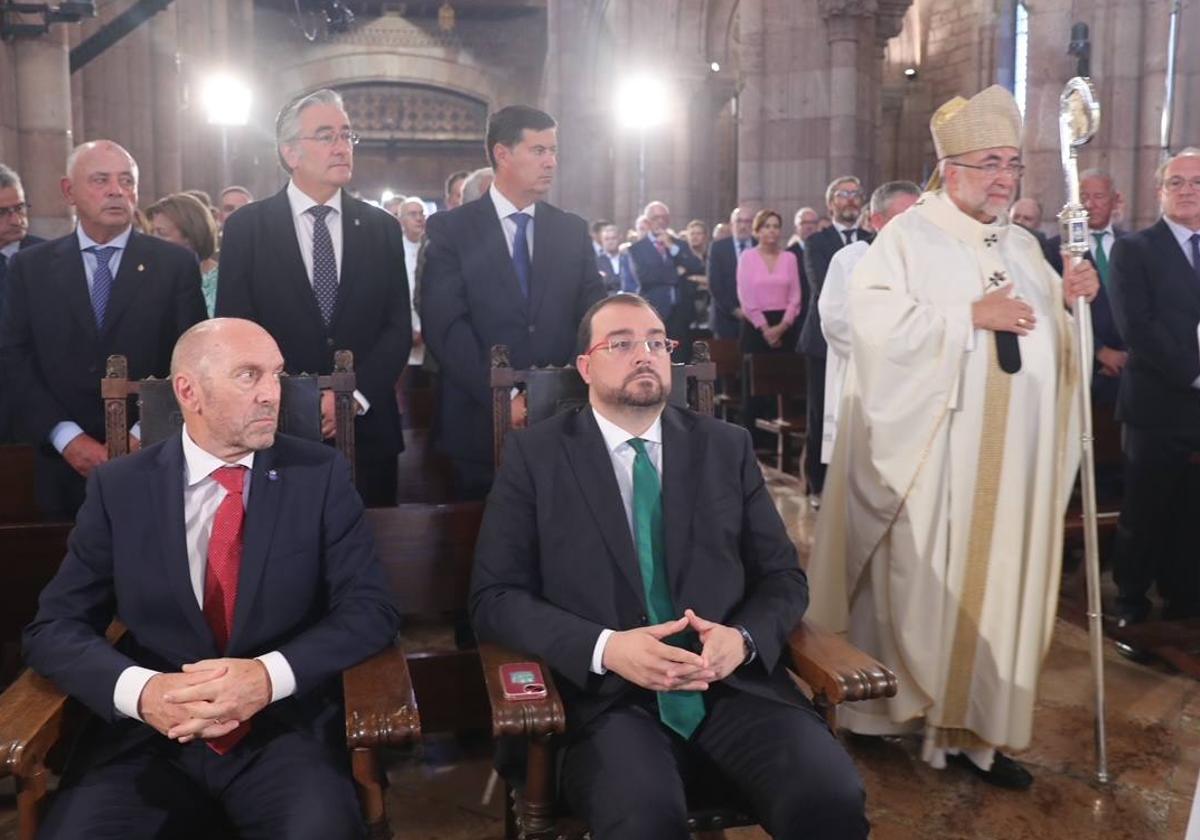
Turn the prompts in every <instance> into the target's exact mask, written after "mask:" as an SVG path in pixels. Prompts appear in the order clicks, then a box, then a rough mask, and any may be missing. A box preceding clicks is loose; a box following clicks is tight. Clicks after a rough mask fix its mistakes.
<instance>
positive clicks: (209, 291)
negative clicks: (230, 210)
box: [146, 193, 217, 318]
mask: <svg viewBox="0 0 1200 840" xmlns="http://www.w3.org/2000/svg"><path fill="white" fill-rule="evenodd" d="M146 217H147V218H148V219H149V222H150V230H149V232H150V233H151V234H153V235H154V236H157V237H158V238H159V239H165V240H167V241H168V242H174V243H175V244H176V245H182V246H183V247H184V248H187V249H189V250H191V251H192V252H193V253H194V254H195V255H196V258H197V259H198V260H200V289H201V291H202V292H203V293H204V305H205V306H206V307H207V308H208V317H210V318H211V317H212V315H213V307H214V306H216V302H217V258H216V253H217V223H216V221H215V220H214V219H213V217H212V213H211V212H209V209H208V208H207V207H205V206H204V204H203V202H201V201H200V200H199V199H198V198H196V197H195V196H192V195H190V194H188V193H174V194H172V195H169V196H167V197H166V198H160V199H159V200H158V201H156V202H154V203H153V204H151V205H150V206H149V207H147V208H146Z"/></svg>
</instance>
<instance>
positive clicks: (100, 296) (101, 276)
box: [85, 245, 121, 329]
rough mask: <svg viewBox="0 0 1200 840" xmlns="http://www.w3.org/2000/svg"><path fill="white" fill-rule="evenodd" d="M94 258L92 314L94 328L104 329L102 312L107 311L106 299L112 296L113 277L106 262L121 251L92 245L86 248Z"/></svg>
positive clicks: (110, 247)
mask: <svg viewBox="0 0 1200 840" xmlns="http://www.w3.org/2000/svg"><path fill="white" fill-rule="evenodd" d="M85 250H86V251H88V252H89V253H90V254H92V256H94V257H95V258H96V270H95V271H94V272H93V273H92V312H94V313H95V315H96V328H97V329H104V310H106V309H108V298H109V297H110V296H111V295H112V286H113V276H112V270H111V269H110V268H109V267H108V261H109V260H111V259H112V257H113V254H115V253H117V251H119V250H121V249H120V248H114V247H113V246H111V245H109V246H105V247H103V248H102V247H100V246H98V245H93V246H92V247H90V248H86V249H85Z"/></svg>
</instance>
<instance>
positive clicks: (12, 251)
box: [0, 237, 23, 260]
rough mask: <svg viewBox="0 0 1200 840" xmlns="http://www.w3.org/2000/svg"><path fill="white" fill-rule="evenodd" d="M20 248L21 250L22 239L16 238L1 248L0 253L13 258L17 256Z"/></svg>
mask: <svg viewBox="0 0 1200 840" xmlns="http://www.w3.org/2000/svg"><path fill="white" fill-rule="evenodd" d="M22 238H23V237H22ZM20 250H21V240H20V239H15V240H13V241H12V242H9V243H8V244H7V245H5V246H4V247H3V248H0V254H3V255H4V256H5V257H6V258H8V259H10V260H11V259H12V258H13V257H14V256H16V253H17V251H20Z"/></svg>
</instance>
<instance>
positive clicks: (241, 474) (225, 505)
mask: <svg viewBox="0 0 1200 840" xmlns="http://www.w3.org/2000/svg"><path fill="white" fill-rule="evenodd" d="M212 477H213V478H214V479H215V480H216V482H217V483H218V484H220V485H221V486H222V487H224V488H225V498H224V499H222V500H221V504H220V505H219V506H218V507H217V515H216V516H214V517H213V526H212V535H211V536H210V537H209V540H208V563H207V564H206V566H205V569H204V618H205V620H206V621H208V626H209V627H210V628H212V633H213V638H214V639H215V640H216V642H217V651H218V652H219V653H221V654H222V655H223V654H224V653H225V648H226V646H227V645H228V644H229V636H230V635H231V634H232V632H233V611H234V607H236V605H237V589H238V572H239V571H240V570H241V566H242V531H243V525H244V522H245V519H246V509H245V505H244V503H243V502H242V488H243V486H244V484H245V480H246V468H245V467H241V466H235V467H220V468H219V469H217V470H215V471H214V472H213V474H212ZM249 732H250V724H249V723H248V722H247V723H243V724H241V725H240V726H239V727H238V728H237V729H235V730H233V731H232V732H230V733H229V734H228V735H224V736H222V737H220V738H212V739H209V740H208V741H207V742H206V743H207V744H208V746H209V748H210V749H212V751H213V752H215V753H217V754H218V755H224V754H225V753H226V752H228V751H229V750H231V749H233V747H234V746H235V745H236V744H237V743H238V741H240V740H242V738H244V737H246V735H247V734H248V733H249Z"/></svg>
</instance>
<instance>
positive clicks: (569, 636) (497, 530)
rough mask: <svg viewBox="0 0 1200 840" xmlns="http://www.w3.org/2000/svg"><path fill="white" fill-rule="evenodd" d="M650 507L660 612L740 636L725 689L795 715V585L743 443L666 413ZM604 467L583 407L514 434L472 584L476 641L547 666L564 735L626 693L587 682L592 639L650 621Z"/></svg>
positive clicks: (798, 581) (610, 680)
mask: <svg viewBox="0 0 1200 840" xmlns="http://www.w3.org/2000/svg"><path fill="white" fill-rule="evenodd" d="M662 440H663V453H662V454H663V457H662V504H663V521H664V524H663V530H664V533H665V535H666V537H665V538H666V544H665V547H664V550H665V554H666V566H667V579H668V582H669V584H670V589H671V599H672V604H673V606H674V607H675V611H676V612H677V613H678V614H680V615H682V614H683V611H684V609H686V608H689V607H690V608H692V609H694V610H695V611H696V613H697V614H698V615H700V616H703V617H705V618H708V619H710V620H712V621H719V622H721V623H723V624H730V625H733V624H740V625H742V626H744V627H745V628H746V629H747V631H749V633H750V635H751V637H752V638H753V639H754V643H755V646H756V648H757V651H758V657H757V658H756V659H755V660H754V661H752V662H750V663H749V664H746V665H743V666H741V667H740V668H738V669H737V670H736V671H734V673H733V674H732V675H730V676H729V678H728V679H727V680H726V684H727V685H729V686H730V687H732V688H734V689H736V690H739V691H746V692H749V693H753V694H756V695H759V696H762V697H766V698H768V699H772V700H778V701H781V702H785V703H792V704H796V705H803V700H802V699H801V695H800V694H799V693H798V692H797V690H796V688H795V686H794V685H792V683H791V682H790V681H789V678H788V676H787V674H786V673H785V672H784V667H783V662H784V661H785V659H786V657H784V651H785V647H786V639H787V636H788V634H789V633H790V632H791V630H792V628H793V627H795V625H796V624H797V623H798V622H799V620H800V617H801V616H802V615H803V614H804V611H805V609H806V608H807V606H808V579H807V577H806V576H805V574H804V571H803V570H802V569H801V568H800V564H799V562H798V561H797V559H796V548H795V546H794V545H793V544H792V542H791V540H790V539H789V538H788V535H787V531H786V529H785V528H784V525H783V521H782V520H781V519H780V518H779V513H778V512H777V511H776V509H775V505H774V504H773V503H772V502H771V497H770V495H769V494H768V492H767V487H766V485H765V484H764V482H763V475H762V471H761V470H760V469H759V466H758V461H757V459H756V457H755V454H754V447H753V445H752V443H751V440H750V435H749V434H748V433H747V432H746V430H745V429H743V428H741V427H739V426H734V425H731V424H729V423H725V422H722V421H720V420H715V419H713V418H711V417H702V416H700V415H698V414H696V413H694V412H691V411H688V410H687V409H683V408H678V407H675V406H668V407H667V408H666V409H665V410H664V411H663V415H662ZM647 612H648V611H647V609H646V603H645V591H644V589H643V586H642V577H641V571H640V570H639V567H638V560H637V552H636V550H635V548H634V544H633V538H632V536H631V534H630V529H629V519H628V518H627V516H626V513H625V507H624V505H623V504H622V501H621V492H620V490H619V489H618V487H617V479H616V475H615V473H614V471H613V466H612V460H611V458H610V456H609V453H608V447H607V446H606V445H605V442H604V437H603V435H602V434H601V432H600V427H599V426H598V425H597V423H596V419H595V416H594V415H593V413H592V409H591V408H590V407H589V408H584V409H578V410H574V411H567V412H564V413H562V414H559V415H557V416H555V417H552V418H550V419H547V420H544V421H542V422H540V423H535V424H534V425H533V426H531V427H529V428H528V429H525V430H522V431H517V432H513V433H512V434H510V435H509V437H508V440H507V442H506V444H505V452H504V460H503V462H502V466H501V468H500V471H499V473H498V474H497V476H496V483H495V485H494V486H493V488H492V493H491V495H490V496H489V497H488V503H487V508H486V510H485V511H484V517H483V524H482V526H481V529H480V533H479V541H478V543H477V544H476V549H475V568H474V571H473V572H472V576H471V617H472V621H473V623H474V625H475V629H476V632H477V633H478V634H479V638H480V640H483V641H493V642H498V643H500V644H502V645H505V646H508V647H511V648H512V649H513V650H519V651H525V652H527V653H532V654H535V655H537V656H540V657H542V658H544V659H545V660H546V662H547V663H548V664H549V665H550V667H551V668H552V669H554V672H555V674H556V675H557V676H558V677H560V678H561V679H560V680H559V682H558V686H559V690H560V691H561V692H562V696H563V701H564V703H565V705H566V712H567V719H568V721H569V723H568V726H569V727H575V726H577V725H582V724H584V723H586V722H587V721H588V720H590V719H591V718H593V717H595V716H596V715H598V714H599V713H600V712H602V711H604V709H606V708H607V707H608V706H610V705H611V704H613V703H614V702H616V701H617V700H619V699H621V698H622V697H623V696H624V695H625V693H626V692H628V691H630V690H631V689H632V688H633V685H632V683H629V682H628V681H626V680H625V679H623V678H622V677H620V676H618V675H617V674H615V673H612V672H609V673H607V674H605V675H603V676H599V675H597V674H593V673H592V672H591V671H590V670H589V666H590V664H591V660H592V651H593V649H594V647H595V645H596V640H597V638H599V635H600V632H601V630H602V629H604V628H610V629H613V630H629V629H631V628H634V627H639V626H643V625H646V624H648V623H649V621H648V617H647Z"/></svg>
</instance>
